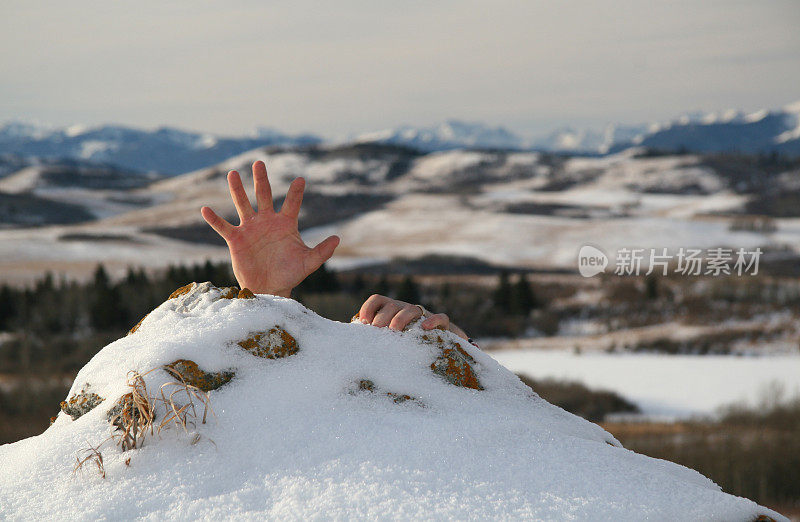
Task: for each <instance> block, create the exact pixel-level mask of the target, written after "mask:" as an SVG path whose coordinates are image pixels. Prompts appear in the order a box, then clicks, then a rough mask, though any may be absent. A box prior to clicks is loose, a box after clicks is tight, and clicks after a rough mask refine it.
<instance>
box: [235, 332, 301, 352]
mask: <svg viewBox="0 0 800 522" xmlns="http://www.w3.org/2000/svg"><path fill="white" fill-rule="evenodd" d="M238 344H239V346H241V347H242V348H244V349H245V350H247V351H248V352H250V353H252V354H253V355H255V356H257V357H264V358H266V359H280V358H282V357H288V356H290V355H294V354H296V353H297V351H298V350H299V349H300V348H299V347H298V346H297V341H296V340H295V338H294V337H292V336H291V335H290V334H289V332H287V331H286V330H284V329H283V328H281V327H280V326H277V325H276V326H275V327H273V328H271V329H269V330H268V331H266V332H257V333H254V334H253V335H251V336H250V337H248V338H247V339H245V340H244V341H239V343H238Z"/></svg>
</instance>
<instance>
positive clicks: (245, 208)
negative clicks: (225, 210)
mask: <svg viewBox="0 0 800 522" xmlns="http://www.w3.org/2000/svg"><path fill="white" fill-rule="evenodd" d="M228 189H229V190H230V191H231V199H233V204H234V206H235V207H236V212H237V213H238V214H239V219H240V220H241V221H242V222H244V220H246V219H249V218H251V217H253V216H254V215H255V212H254V211H253V206H252V205H250V200H249V199H247V192H245V191H244V187H243V186H242V178H241V177H239V173H238V172H236V171H235V170H232V171H230V172H228Z"/></svg>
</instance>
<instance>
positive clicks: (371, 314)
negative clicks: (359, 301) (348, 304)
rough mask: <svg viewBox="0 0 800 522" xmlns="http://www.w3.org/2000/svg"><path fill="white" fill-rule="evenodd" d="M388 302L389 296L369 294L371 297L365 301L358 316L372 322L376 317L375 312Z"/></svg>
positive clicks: (368, 322) (364, 320)
mask: <svg viewBox="0 0 800 522" xmlns="http://www.w3.org/2000/svg"><path fill="white" fill-rule="evenodd" d="M388 302H389V298H388V297H384V296H382V295H378V294H373V295H371V296H369V298H367V300H366V301H364V304H363V305H361V309H360V310H359V311H358V318H359V319H361V321H363V322H365V323H367V324H370V323H372V320H373V319H374V318H375V312H377V311H378V310H379V309H380V308H381V307H382V306H383V305H385V304H386V303H388Z"/></svg>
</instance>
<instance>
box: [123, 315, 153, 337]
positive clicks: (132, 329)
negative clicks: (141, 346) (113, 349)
mask: <svg viewBox="0 0 800 522" xmlns="http://www.w3.org/2000/svg"><path fill="white" fill-rule="evenodd" d="M148 315H150V314H149V313H147V314H145V316H144V317H142V318H141V319H139V322H138V323H136V324H135V325H133V328H131V329H130V330H129V331H128V335H131V334H132V333H134V332H136V330H138V329H139V327H140V326H142V323H143V322H144V320H145V319H147V316H148Z"/></svg>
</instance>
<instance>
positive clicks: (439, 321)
mask: <svg viewBox="0 0 800 522" xmlns="http://www.w3.org/2000/svg"><path fill="white" fill-rule="evenodd" d="M422 328H423V329H424V330H433V329H434V328H441V329H442V330H447V329H448V328H450V318H449V317H447V315H446V314H433V315H432V316H430V317H428V318H427V319H425V320H424V321H422Z"/></svg>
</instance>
